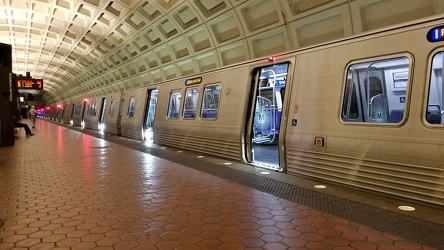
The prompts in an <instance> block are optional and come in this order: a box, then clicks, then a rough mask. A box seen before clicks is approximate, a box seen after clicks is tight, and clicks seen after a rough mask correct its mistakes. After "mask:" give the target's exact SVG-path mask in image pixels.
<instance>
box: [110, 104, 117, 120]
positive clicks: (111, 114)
mask: <svg viewBox="0 0 444 250" xmlns="http://www.w3.org/2000/svg"><path fill="white" fill-rule="evenodd" d="M115 108H116V100H111V106H110V107H109V117H113V116H114V109H115Z"/></svg>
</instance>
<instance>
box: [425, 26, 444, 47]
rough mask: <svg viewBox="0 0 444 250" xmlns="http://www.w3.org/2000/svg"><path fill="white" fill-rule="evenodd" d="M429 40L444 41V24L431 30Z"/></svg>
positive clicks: (432, 41) (428, 34)
mask: <svg viewBox="0 0 444 250" xmlns="http://www.w3.org/2000/svg"><path fill="white" fill-rule="evenodd" d="M427 40H428V41H429V42H431V43H434V42H440V41H444V25H443V26H439V27H435V28H433V29H431V30H429V32H428V33H427Z"/></svg>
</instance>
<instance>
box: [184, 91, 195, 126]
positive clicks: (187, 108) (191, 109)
mask: <svg viewBox="0 0 444 250" xmlns="http://www.w3.org/2000/svg"><path fill="white" fill-rule="evenodd" d="M198 98H199V89H198V88H188V89H187V90H186V91H185V100H184V102H183V113H182V116H183V118H184V119H194V118H196V109H197V99H198Z"/></svg>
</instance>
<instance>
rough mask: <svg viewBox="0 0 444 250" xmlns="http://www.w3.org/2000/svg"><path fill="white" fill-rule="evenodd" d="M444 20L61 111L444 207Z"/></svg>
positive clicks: (110, 128) (160, 140)
mask: <svg viewBox="0 0 444 250" xmlns="http://www.w3.org/2000/svg"><path fill="white" fill-rule="evenodd" d="M443 23H444V22H443V18H434V19H428V20H422V21H420V22H415V23H408V24H404V25H402V26H398V27H391V28H389V29H385V30H378V31H374V32H371V33H367V34H363V35H359V36H355V37H352V38H347V39H342V40H339V41H334V42H330V43H325V44H322V45H318V46H312V47H309V48H303V49H300V50H296V51H291V52H288V53H285V54H281V55H277V56H274V57H270V58H266V59H263V60H252V61H248V62H245V63H241V64H236V65H233V66H228V67H223V68H220V69H217V70H212V71H208V72H204V73H201V74H196V75H192V76H187V77H183V78H178V79H173V80H168V81H166V82H160V83H155V84H151V85H149V86H145V87H142V88H137V89H128V90H124V91H121V92H117V93H112V94H107V95H104V96H89V97H85V99H82V100H73V101H72V102H70V103H69V104H66V103H65V104H63V103H60V104H55V105H61V107H63V108H62V110H63V114H61V115H56V116H57V119H58V120H59V121H62V122H64V123H71V124H72V125H74V126H83V127H85V128H90V129H95V130H102V131H103V132H105V133H110V134H116V135H121V136H124V137H129V138H134V139H138V140H150V141H152V142H153V143H156V144H159V145H165V146H173V147H177V148H183V149H186V150H191V151H195V152H201V153H205V154H208V155H213V156H216V157H220V158H225V159H230V160H233V161H237V162H243V163H247V164H251V165H254V166H259V167H264V168H269V169H272V170H276V171H282V172H285V173H288V174H289V175H297V176H302V177H305V178H312V179H316V180H322V181H325V182H333V183H338V184H341V185H346V186H349V187H356V188H362V189H366V190H371V191H376V192H380V193H385V194H390V195H396V196H400V197H404V198H407V199H411V200H415V201H420V202H426V203H431V204H436V205H444V120H443V113H444V111H443V106H444V88H443V87H444V86H443V71H444V26H443ZM53 116H54V115H53ZM53 119H54V118H53Z"/></svg>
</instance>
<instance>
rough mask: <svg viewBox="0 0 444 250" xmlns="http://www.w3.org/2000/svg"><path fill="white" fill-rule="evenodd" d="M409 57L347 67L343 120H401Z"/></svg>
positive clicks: (374, 121) (408, 70)
mask: <svg viewBox="0 0 444 250" xmlns="http://www.w3.org/2000/svg"><path fill="white" fill-rule="evenodd" d="M410 61H411V60H410V58H409V57H407V56H403V57H397V58H391V59H384V60H375V61H370V62H361V63H356V64H352V65H350V66H349V67H348V70H347V73H346V81H345V87H344V95H343V100H342V112H341V119H342V120H343V121H344V122H366V123H400V122H401V121H402V120H403V117H404V110H405V102H406V94H407V89H408V88H409V86H408V84H409V83H410V81H409V72H410V65H411V63H410Z"/></svg>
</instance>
